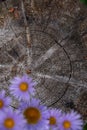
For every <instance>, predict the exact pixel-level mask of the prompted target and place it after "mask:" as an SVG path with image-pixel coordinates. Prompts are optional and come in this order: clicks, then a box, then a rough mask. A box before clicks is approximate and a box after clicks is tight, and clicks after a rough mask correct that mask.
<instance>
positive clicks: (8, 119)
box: [0, 108, 26, 130]
mask: <svg viewBox="0 0 87 130" xmlns="http://www.w3.org/2000/svg"><path fill="white" fill-rule="evenodd" d="M25 124H26V121H25V119H24V117H23V115H22V114H20V112H19V111H13V109H12V108H9V109H6V110H5V112H1V113H0V130H19V129H21V130H24V128H25Z"/></svg>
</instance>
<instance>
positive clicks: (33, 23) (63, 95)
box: [0, 0, 87, 120]
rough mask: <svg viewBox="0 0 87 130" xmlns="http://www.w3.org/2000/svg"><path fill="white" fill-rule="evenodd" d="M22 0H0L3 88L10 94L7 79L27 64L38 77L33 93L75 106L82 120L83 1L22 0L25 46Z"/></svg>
mask: <svg viewBox="0 0 87 130" xmlns="http://www.w3.org/2000/svg"><path fill="white" fill-rule="evenodd" d="M20 3H21V0H20V1H18V3H17V1H16V2H15V0H8V1H7V2H5V4H4V3H3V4H1V5H0V6H2V7H3V8H2V11H1V13H0V86H1V89H5V90H7V93H8V94H9V92H8V87H9V86H8V85H9V80H10V79H12V78H13V77H14V76H16V75H21V74H23V73H26V72H27V73H28V71H29V70H31V74H30V76H32V77H33V78H34V80H36V81H37V82H38V84H37V86H36V90H37V94H36V97H39V98H40V99H41V101H42V102H43V103H44V104H46V105H47V106H49V107H57V108H58V107H59V108H62V109H63V110H65V111H67V110H70V109H71V108H74V109H76V110H77V111H79V112H80V113H81V114H82V115H83V117H84V119H85V120H86V119H87V7H86V6H85V5H82V4H81V3H80V2H79V0H51V1H50V0H31V1H30V0H25V1H24V3H25V5H24V6H25V15H26V18H27V22H28V26H29V29H30V38H31V47H29V46H28V44H27V40H26V31H25V24H24V16H23V13H22V9H21V4H20ZM13 6H15V7H18V11H19V14H20V17H19V18H18V19H15V18H13V16H12V14H10V13H9V12H8V9H9V8H10V7H13ZM15 103H16V102H15V101H14V102H13V105H15Z"/></svg>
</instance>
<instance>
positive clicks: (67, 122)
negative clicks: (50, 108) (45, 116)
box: [63, 121, 71, 129]
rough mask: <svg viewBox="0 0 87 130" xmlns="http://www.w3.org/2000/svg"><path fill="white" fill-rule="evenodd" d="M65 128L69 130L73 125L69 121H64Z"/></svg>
mask: <svg viewBox="0 0 87 130" xmlns="http://www.w3.org/2000/svg"><path fill="white" fill-rule="evenodd" d="M63 126H64V128H65V129H69V128H70V127H71V123H70V122H69V121H64V122H63Z"/></svg>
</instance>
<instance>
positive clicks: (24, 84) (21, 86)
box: [19, 82, 28, 92]
mask: <svg viewBox="0 0 87 130" xmlns="http://www.w3.org/2000/svg"><path fill="white" fill-rule="evenodd" d="M19 87H20V90H21V91H24V92H25V91H27V90H28V84H27V83H25V82H23V83H21V84H20V86H19Z"/></svg>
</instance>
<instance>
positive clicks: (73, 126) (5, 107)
mask: <svg viewBox="0 0 87 130" xmlns="http://www.w3.org/2000/svg"><path fill="white" fill-rule="evenodd" d="M35 85H36V82H34V81H33V80H32V78H30V77H28V75H24V76H22V77H15V78H14V79H13V80H12V81H11V85H10V86H9V91H10V93H11V94H12V95H13V96H14V97H15V98H16V99H17V100H18V101H19V107H18V108H17V109H16V110H14V109H13V108H12V107H11V99H10V98H9V97H6V95H5V91H4V90H3V91H1V93H0V130H19V129H21V130H82V126H83V121H82V119H81V116H80V115H79V114H78V113H77V112H75V111H73V110H72V111H71V112H69V113H64V112H62V111H61V110H59V109H53V108H47V107H46V106H44V105H43V104H41V102H40V100H39V99H36V98H35V97H34V95H35V88H34V86H35Z"/></svg>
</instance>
